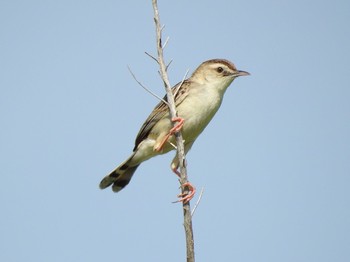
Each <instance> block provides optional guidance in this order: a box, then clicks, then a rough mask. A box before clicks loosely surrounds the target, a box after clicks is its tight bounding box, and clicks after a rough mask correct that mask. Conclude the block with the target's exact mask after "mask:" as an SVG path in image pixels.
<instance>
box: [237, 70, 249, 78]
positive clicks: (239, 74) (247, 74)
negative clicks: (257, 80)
mask: <svg viewBox="0 0 350 262" xmlns="http://www.w3.org/2000/svg"><path fill="white" fill-rule="evenodd" d="M249 75H250V74H249V73H248V72H246V71H240V70H238V71H237V73H235V77H238V76H249Z"/></svg>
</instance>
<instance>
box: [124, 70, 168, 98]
mask: <svg viewBox="0 0 350 262" xmlns="http://www.w3.org/2000/svg"><path fill="white" fill-rule="evenodd" d="M128 69H129V72H130V74H131V75H132V77H133V78H134V79H135V81H136V82H137V83H138V84H139V85H140V86H141V87H142V88H143V89H145V90H146V91H147V92H148V93H150V94H151V95H152V96H154V97H156V98H158V99H159V100H160V101H163V102H164V103H165V104H167V105H169V104H168V102H167V101H165V100H164V99H163V98H161V97H160V96H158V95H157V94H155V93H153V92H152V91H151V90H149V89H148V88H147V87H146V86H144V85H143V84H142V83H141V82H140V81H139V80H137V78H136V76H135V75H134V73H133V72H132V71H131V69H130V67H129V66H128Z"/></svg>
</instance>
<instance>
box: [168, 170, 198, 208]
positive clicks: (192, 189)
mask: <svg viewBox="0 0 350 262" xmlns="http://www.w3.org/2000/svg"><path fill="white" fill-rule="evenodd" d="M178 168H179V165H176V164H172V165H171V170H172V171H173V172H174V173H175V174H176V175H177V176H178V177H179V178H181V173H180V172H179V170H178ZM182 187H184V188H185V187H187V188H188V192H186V193H181V194H179V195H177V197H179V198H180V199H179V200H177V201H175V202H174V203H178V202H183V203H184V204H186V203H187V202H188V201H190V200H191V199H192V198H193V196H194V194H195V193H196V188H195V187H194V186H193V185H192V184H191V183H190V182H186V183H184V184H183V185H182Z"/></svg>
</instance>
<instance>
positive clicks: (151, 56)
mask: <svg viewBox="0 0 350 262" xmlns="http://www.w3.org/2000/svg"><path fill="white" fill-rule="evenodd" d="M145 54H146V55H148V56H149V57H150V58H152V59H153V60H154V61H156V63H157V64H159V62H158V60H157V58H155V57H154V56H153V55H151V54H150V53H148V52H145Z"/></svg>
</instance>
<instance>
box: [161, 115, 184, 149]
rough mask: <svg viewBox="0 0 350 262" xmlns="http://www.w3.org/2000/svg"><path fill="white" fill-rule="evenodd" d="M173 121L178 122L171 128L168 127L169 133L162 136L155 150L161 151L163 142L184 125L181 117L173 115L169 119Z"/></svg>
mask: <svg viewBox="0 0 350 262" xmlns="http://www.w3.org/2000/svg"><path fill="white" fill-rule="evenodd" d="M171 121H173V122H178V124H177V125H176V126H174V127H173V128H172V129H170V131H169V133H168V134H167V135H166V136H165V137H164V138H163V140H162V142H161V143H160V144H159V145H158V146H157V147H156V148H155V149H154V150H155V151H157V152H160V151H162V149H163V147H164V144H165V143H166V142H167V141H168V139H169V138H170V137H171V136H172V135H173V134H175V133H176V132H179V131H180V130H181V128H182V126H183V125H184V121H185V120H184V119H183V118H182V117H174V118H173V119H171Z"/></svg>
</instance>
